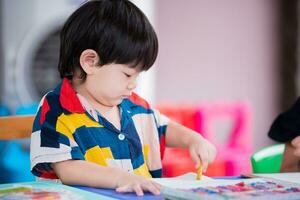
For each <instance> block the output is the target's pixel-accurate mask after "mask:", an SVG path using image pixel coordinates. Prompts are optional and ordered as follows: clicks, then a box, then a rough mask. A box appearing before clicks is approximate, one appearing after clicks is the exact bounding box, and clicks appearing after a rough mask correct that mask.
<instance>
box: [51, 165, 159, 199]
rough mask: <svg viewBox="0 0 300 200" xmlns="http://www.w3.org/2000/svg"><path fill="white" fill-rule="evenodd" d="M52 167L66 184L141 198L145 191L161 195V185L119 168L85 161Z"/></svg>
mask: <svg viewBox="0 0 300 200" xmlns="http://www.w3.org/2000/svg"><path fill="white" fill-rule="evenodd" d="M52 167H53V169H54V171H55V173H56V174H57V176H58V177H59V178H60V180H61V181H62V183H64V184H68V185H84V186H89V187H97V188H116V190H117V191H118V192H135V193H136V194H137V195H139V196H140V195H143V191H149V192H151V193H153V194H159V188H160V186H159V184H157V183H155V182H154V181H151V180H150V179H146V178H144V177H141V176H137V175H135V174H131V173H128V172H125V171H122V170H121V169H118V168H113V167H102V166H99V165H97V164H95V163H92V162H88V161H83V160H66V161H62V162H57V163H53V164H52Z"/></svg>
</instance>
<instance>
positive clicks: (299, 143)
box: [291, 136, 300, 157]
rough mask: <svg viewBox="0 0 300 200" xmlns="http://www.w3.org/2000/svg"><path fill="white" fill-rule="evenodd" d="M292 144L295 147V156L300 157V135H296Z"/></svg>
mask: <svg viewBox="0 0 300 200" xmlns="http://www.w3.org/2000/svg"><path fill="white" fill-rule="evenodd" d="M291 144H292V146H293V147H295V151H294V154H295V156H298V157H300V136H298V137H295V138H294V139H293V140H292V142H291Z"/></svg>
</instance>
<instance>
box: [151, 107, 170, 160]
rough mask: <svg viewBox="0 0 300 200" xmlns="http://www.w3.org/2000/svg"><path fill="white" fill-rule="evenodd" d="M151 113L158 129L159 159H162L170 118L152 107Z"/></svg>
mask: <svg viewBox="0 0 300 200" xmlns="http://www.w3.org/2000/svg"><path fill="white" fill-rule="evenodd" d="M153 113H154V118H155V121H156V128H157V131H158V137H159V144H160V154H161V159H163V157H164V152H165V148H166V131H167V126H168V123H169V121H170V119H169V118H168V117H166V116H165V115H163V114H161V113H160V112H159V111H158V110H155V109H153Z"/></svg>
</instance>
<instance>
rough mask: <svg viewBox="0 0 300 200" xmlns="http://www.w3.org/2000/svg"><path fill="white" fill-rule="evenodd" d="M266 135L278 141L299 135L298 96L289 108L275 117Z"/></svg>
mask: <svg viewBox="0 0 300 200" xmlns="http://www.w3.org/2000/svg"><path fill="white" fill-rule="evenodd" d="M268 135H269V137H270V138H272V139H273V140H275V141H278V142H288V141H290V140H292V139H294V138H295V137H297V136H299V135H300V98H298V99H297V101H296V103H295V104H294V105H293V106H292V107H291V108H290V109H289V110H287V111H285V112H283V113H281V114H280V115H279V116H277V117H276V119H275V120H274V122H273V123H272V125H271V128H270V130H269V133H268Z"/></svg>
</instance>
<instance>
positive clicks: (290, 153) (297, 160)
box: [280, 136, 300, 172]
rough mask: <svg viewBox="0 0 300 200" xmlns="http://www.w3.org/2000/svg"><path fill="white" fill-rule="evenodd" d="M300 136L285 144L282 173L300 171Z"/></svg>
mask: <svg viewBox="0 0 300 200" xmlns="http://www.w3.org/2000/svg"><path fill="white" fill-rule="evenodd" d="M299 164H300V136H298V137H296V138H294V139H293V140H292V141H291V142H287V143H286V144H285V149H284V153H283V157H282V163H281V167H280V172H299V171H300V168H299V167H300V166H299Z"/></svg>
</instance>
